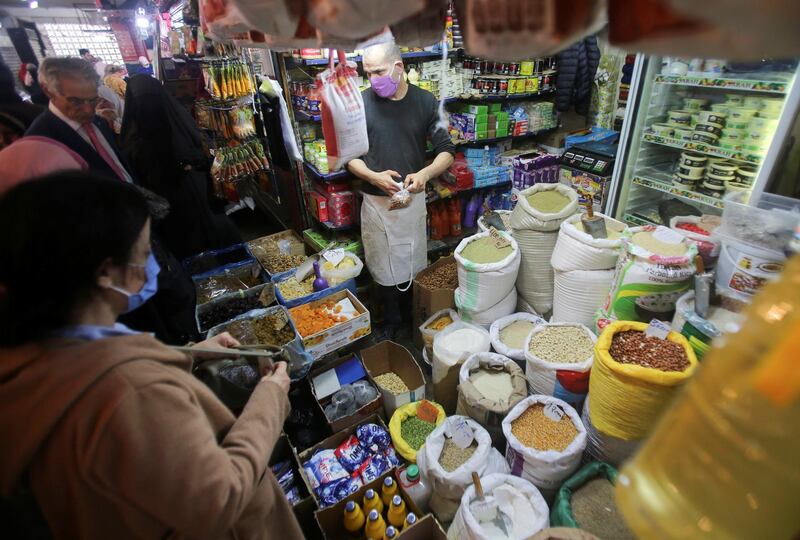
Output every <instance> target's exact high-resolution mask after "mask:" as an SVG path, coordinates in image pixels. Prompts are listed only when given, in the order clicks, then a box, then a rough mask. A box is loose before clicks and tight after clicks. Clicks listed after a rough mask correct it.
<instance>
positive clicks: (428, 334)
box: [419, 308, 461, 358]
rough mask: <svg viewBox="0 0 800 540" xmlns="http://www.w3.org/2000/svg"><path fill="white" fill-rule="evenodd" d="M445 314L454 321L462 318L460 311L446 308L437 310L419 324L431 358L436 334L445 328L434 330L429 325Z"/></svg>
mask: <svg viewBox="0 0 800 540" xmlns="http://www.w3.org/2000/svg"><path fill="white" fill-rule="evenodd" d="M444 316H447V317H450V318H451V319H452V320H453V322H456V321H460V320H461V317H459V315H458V312H457V311H456V310H454V309H450V308H446V309H441V310H439V311H437V312H436V313H434V314H433V315H431V316H430V317H428V319H427V320H426V321H425V322H424V323H422V324H421V325H419V333H420V334H421V335H422V342H423V343H424V344H425V349H426V351H427V353H428V357H430V358H433V338H435V337H436V334H438V333H439V332H441V331H442V330H444V328H442V330H434V329H433V328H428V325H431V324H433V323H434V322H435V321H437V320H439V319H440V318H442V317H444ZM451 324H452V323H451ZM448 326H449V325H448ZM445 328H446V327H445Z"/></svg>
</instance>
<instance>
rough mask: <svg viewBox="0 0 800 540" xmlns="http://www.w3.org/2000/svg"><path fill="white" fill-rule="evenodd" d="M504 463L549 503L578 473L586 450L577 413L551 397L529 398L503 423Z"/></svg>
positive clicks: (584, 436) (584, 430) (512, 410)
mask: <svg viewBox="0 0 800 540" xmlns="http://www.w3.org/2000/svg"><path fill="white" fill-rule="evenodd" d="M503 434H504V435H505V436H506V440H507V441H508V445H507V447H506V461H508V464H509V466H510V467H511V474H513V475H515V476H519V477H521V478H524V479H526V480H528V481H530V482H531V483H532V484H533V485H535V486H536V487H537V488H539V490H540V491H541V492H542V495H544V497H545V499H551V498H552V497H553V496H554V495H555V493H556V491H557V490H558V488H559V487H560V486H561V483H562V482H563V481H564V479H565V478H567V477H568V476H570V475H571V474H572V473H574V472H575V470H577V468H578V466H580V463H581V457H582V456H583V450H584V449H585V448H586V429H585V428H584V427H583V423H582V422H581V418H580V416H579V415H578V413H577V412H576V411H575V409H573V408H572V407H570V406H569V405H568V404H567V403H565V402H564V401H562V400H560V399H557V398H554V397H550V396H540V395H534V396H528V397H527V398H525V399H523V400H522V401H520V402H519V403H517V406H516V407H514V408H513V409H511V412H509V413H508V416H506V418H505V420H503Z"/></svg>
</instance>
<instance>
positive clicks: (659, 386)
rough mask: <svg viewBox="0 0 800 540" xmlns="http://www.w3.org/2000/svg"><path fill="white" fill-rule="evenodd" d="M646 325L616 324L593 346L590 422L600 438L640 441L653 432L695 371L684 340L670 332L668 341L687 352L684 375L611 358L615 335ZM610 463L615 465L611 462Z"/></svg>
mask: <svg viewBox="0 0 800 540" xmlns="http://www.w3.org/2000/svg"><path fill="white" fill-rule="evenodd" d="M647 326H648V325H647V324H646V323H639V322H630V321H616V322H613V323H611V324H609V325H608V326H606V328H605V329H604V330H603V333H602V334H600V337H599V338H598V339H597V345H596V346H595V358H594V365H593V366H592V376H591V378H590V380H589V393H590V394H591V396H592V406H591V408H589V418H590V420H591V423H592V425H593V426H594V428H595V429H596V430H597V431H598V432H599V433H600V434H601V435H603V436H609V437H614V438H617V439H622V440H623V441H640V440H641V439H643V438H645V437H646V436H647V435H648V433H650V430H651V429H652V428H653V426H654V424H655V422H656V420H657V419H658V417H659V416H661V414H662V413H663V412H664V410H665V409H666V408H667V407H668V406H669V404H670V402H671V401H672V399H673V398H674V397H675V395H676V394H677V392H678V389H679V388H680V386H681V385H683V384H684V383H685V382H686V381H688V380H689V378H690V377H691V376H692V374H693V373H694V370H695V369H696V368H697V357H696V356H695V354H694V349H692V347H691V346H690V345H689V342H688V341H686V338H685V337H683V336H682V335H680V334H678V333H676V332H670V333H669V334H668V335H667V339H668V340H670V341H672V342H673V343H677V344H679V345H680V346H681V347H683V349H684V351H686V357H687V359H688V360H689V366H688V367H687V368H686V369H685V370H684V371H661V370H659V369H653V368H648V367H644V366H640V365H636V364H622V363H619V362H617V361H616V360H614V359H613V358H612V357H611V354H610V353H609V349H610V348H611V340H612V338H613V337H614V334H616V333H617V332H624V331H626V330H639V331H645V330H646V329H647ZM609 462H610V463H612V464H614V465H617V464H618V463H616V462H614V461H609Z"/></svg>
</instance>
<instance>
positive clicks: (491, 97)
mask: <svg viewBox="0 0 800 540" xmlns="http://www.w3.org/2000/svg"><path fill="white" fill-rule="evenodd" d="M555 93H556V89H555V87H553V88H550V89H548V90H542V91H540V92H527V93H524V94H476V95H461V96H454V97H449V98H445V100H444V102H445V103H454V102H457V101H469V102H480V101H489V102H493V101H509V100H520V101H521V100H525V99H536V98H541V97H549V96H552V95H554V94H555Z"/></svg>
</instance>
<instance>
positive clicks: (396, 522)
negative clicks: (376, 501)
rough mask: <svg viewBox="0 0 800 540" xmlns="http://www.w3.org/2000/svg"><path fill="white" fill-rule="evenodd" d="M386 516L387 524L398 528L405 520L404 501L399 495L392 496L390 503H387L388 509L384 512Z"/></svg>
mask: <svg viewBox="0 0 800 540" xmlns="http://www.w3.org/2000/svg"><path fill="white" fill-rule="evenodd" d="M386 517H387V518H388V520H389V524H390V525H393V526H395V527H397V528H400V527H401V526H402V525H403V523H404V522H405V520H406V502H405V501H404V500H403V498H402V497H401V496H400V495H395V496H394V497H392V504H390V505H389V511H388V512H386Z"/></svg>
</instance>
